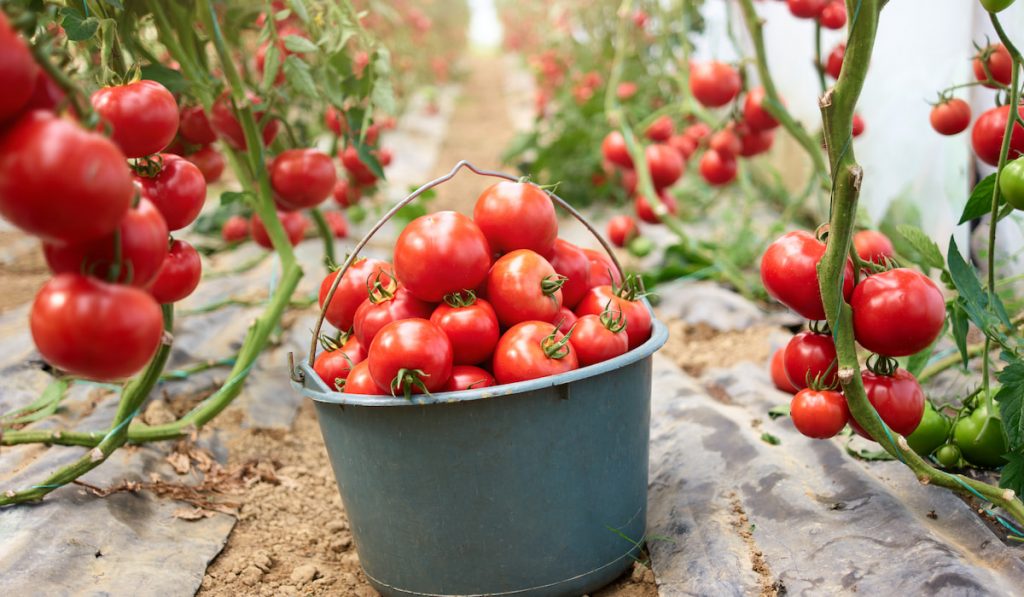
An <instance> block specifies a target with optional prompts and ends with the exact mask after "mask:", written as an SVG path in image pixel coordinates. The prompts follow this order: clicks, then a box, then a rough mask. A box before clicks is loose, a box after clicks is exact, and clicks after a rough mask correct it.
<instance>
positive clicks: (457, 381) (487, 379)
mask: <svg viewBox="0 0 1024 597" xmlns="http://www.w3.org/2000/svg"><path fill="white" fill-rule="evenodd" d="M495 384H497V382H496V381H495V380H494V376H493V375H491V374H490V373H488V372H487V371H484V370H483V369H481V368H480V367H474V366H473V365H455V366H454V367H452V376H451V378H450V379H449V380H448V383H446V384H445V385H444V389H443V390H442V391H444V392H460V391H462V390H477V389H480V388H489V387H491V386H493V385H495Z"/></svg>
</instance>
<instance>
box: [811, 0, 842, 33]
mask: <svg viewBox="0 0 1024 597" xmlns="http://www.w3.org/2000/svg"><path fill="white" fill-rule="evenodd" d="M818 22H819V23H821V26H822V27H824V28H826V29H842V28H843V27H845V26H846V4H845V3H844V2H843V0H831V2H829V3H828V4H826V5H825V7H824V8H822V9H821V14H819V15H818Z"/></svg>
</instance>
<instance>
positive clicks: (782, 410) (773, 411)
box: [768, 403, 789, 419]
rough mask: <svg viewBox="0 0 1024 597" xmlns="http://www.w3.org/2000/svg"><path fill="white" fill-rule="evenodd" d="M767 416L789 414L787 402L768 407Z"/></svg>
mask: <svg viewBox="0 0 1024 597" xmlns="http://www.w3.org/2000/svg"><path fill="white" fill-rule="evenodd" d="M768 416H769V417H771V418H772V419H778V418H779V417H788V416H789V404H788V403H786V404H779V405H777V406H773V407H771V408H770V409H768Z"/></svg>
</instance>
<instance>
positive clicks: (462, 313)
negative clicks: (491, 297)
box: [429, 294, 501, 365]
mask: <svg viewBox="0 0 1024 597" xmlns="http://www.w3.org/2000/svg"><path fill="white" fill-rule="evenodd" d="M429 317H430V321H432V322H433V323H434V324H435V325H437V327H439V328H441V329H442V330H444V333H445V334H447V335H448V339H449V340H451V343H452V362H453V363H455V364H456V365H475V364H477V363H483V362H484V361H486V360H487V359H489V358H491V354H493V353H494V346H495V345H496V344H497V343H498V338H500V337H501V329H500V328H499V326H498V316H497V314H496V313H495V312H494V307H492V306H491V304H490V303H489V302H487V301H485V300H484V299H481V298H475V297H473V296H472V295H463V294H459V295H458V296H452V297H449V298H448V299H446V301H445V302H444V303H441V304H440V305H438V306H437V308H436V309H434V312H433V314H432V315H430V316H429Z"/></svg>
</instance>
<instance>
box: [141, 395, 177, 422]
mask: <svg viewBox="0 0 1024 597" xmlns="http://www.w3.org/2000/svg"><path fill="white" fill-rule="evenodd" d="M142 420H143V421H145V422H146V424H147V425H164V424H166V423H173V422H175V421H177V420H178V417H176V416H174V412H173V411H172V410H171V407H170V406H168V405H167V403H166V402H164V401H163V400H162V399H160V398H157V399H156V400H154V401H152V402H150V403H149V406H147V407H146V410H145V412H143V413H142Z"/></svg>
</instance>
